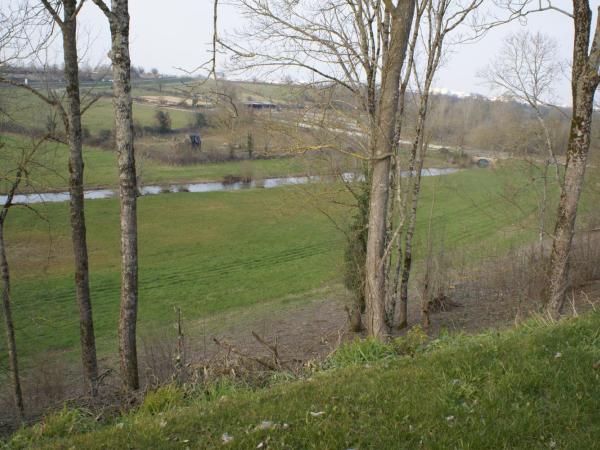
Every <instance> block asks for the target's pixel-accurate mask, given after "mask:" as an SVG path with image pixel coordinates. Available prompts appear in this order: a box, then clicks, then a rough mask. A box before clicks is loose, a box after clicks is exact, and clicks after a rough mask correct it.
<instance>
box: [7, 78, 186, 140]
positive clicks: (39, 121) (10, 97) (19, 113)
mask: <svg viewBox="0 0 600 450" xmlns="http://www.w3.org/2000/svg"><path fill="white" fill-rule="evenodd" d="M0 92H2V93H3V94H5V95H6V99H5V102H6V106H5V107H6V108H7V109H8V111H9V113H10V117H11V118H12V119H13V120H14V121H15V122H16V123H18V124H20V125H22V126H25V127H30V128H33V129H38V130H44V129H46V125H47V123H48V117H49V116H50V115H52V108H51V107H50V106H48V105H47V104H46V103H44V102H42V101H41V100H39V99H38V98H37V97H34V96H33V94H30V93H29V92H24V91H20V90H18V89H16V88H15V89H12V90H7V89H6V88H5V89H3V90H2V91H0ZM157 109H159V108H156V107H155V106H152V105H146V104H140V103H135V104H134V105H133V119H134V121H135V122H136V123H139V124H141V125H142V126H155V125H156V119H155V114H156V110H157ZM165 110H166V111H168V112H169V116H170V117H171V123H172V126H173V128H184V127H187V126H189V124H190V123H191V122H193V119H194V116H193V114H192V112H188V111H181V110H177V109H172V108H169V109H165ZM60 120H61V119H60V117H58V116H57V117H56V118H55V122H56V124H57V126H59V127H60V126H61V122H60ZM82 123H83V126H84V127H85V128H87V129H88V130H89V132H90V133H91V134H92V135H97V134H98V132H100V130H112V129H113V128H114V114H113V107H112V100H111V99H110V98H106V97H102V98H101V99H99V100H98V101H97V102H96V103H94V105H92V107H90V109H89V110H87V111H86V113H85V114H84V115H83V117H82Z"/></svg>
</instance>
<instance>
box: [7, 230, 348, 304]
mask: <svg viewBox="0 0 600 450" xmlns="http://www.w3.org/2000/svg"><path fill="white" fill-rule="evenodd" d="M339 243H340V240H339V239H333V240H329V241H324V242H315V243H311V244H307V245H303V246H296V247H292V248H289V249H286V250H284V251H280V252H277V253H273V254H270V255H263V256H255V257H249V258H240V259H233V260H230V261H226V262H223V263H222V264H216V265H212V266H210V265H208V266H206V265H204V264H205V263H206V261H209V259H205V260H203V261H190V264H189V266H188V268H187V269H184V270H182V269H181V267H175V268H171V267H169V266H168V264H167V263H165V264H164V266H165V267H164V269H163V268H161V272H160V276H156V275H147V274H145V270H144V268H143V267H142V270H141V271H140V280H139V285H140V292H142V293H143V291H145V290H149V289H154V288H165V287H168V286H170V285H171V286H175V285H178V284H180V283H182V282H183V283H189V282H192V283H194V284H198V283H206V284H209V283H211V282H214V281H215V280H217V279H219V278H221V277H223V276H226V275H229V274H235V273H239V272H243V271H254V270H257V269H264V268H268V267H271V266H274V265H279V264H288V263H291V262H295V261H300V260H302V259H305V258H308V257H311V256H315V255H319V254H323V253H329V252H331V251H332V250H334V249H335V248H336V247H337V246H338V245H339ZM186 259H190V260H191V259H192V258H191V257H189V258H186ZM151 267H153V268H156V267H158V266H157V265H156V264H153V265H152V266H151ZM93 278H94V277H93V276H92V302H94V303H98V300H99V299H102V298H104V297H106V296H108V295H111V294H114V295H115V296H116V297H117V298H118V295H119V290H120V280H119V279H118V277H115V279H114V280H105V281H104V282H103V283H102V285H100V286H95V285H94V282H93ZM19 294H20V295H21V296H23V298H27V300H26V301H23V300H21V301H19V302H15V305H14V309H15V311H16V312H17V311H18V312H19V313H21V314H23V313H27V312H34V311H37V310H38V308H39V303H40V302H52V303H53V308H54V309H56V308H57V307H59V306H60V305H65V306H67V307H68V308H72V305H71V304H70V302H71V301H73V302H74V290H72V289H71V288H70V287H69V290H68V291H67V290H62V292H56V291H53V292H52V293H50V292H45V293H44V294H46V295H39V294H40V292H39V290H37V289H32V288H30V289H23V290H19ZM68 302H69V303H68Z"/></svg>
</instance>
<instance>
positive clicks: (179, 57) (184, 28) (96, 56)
mask: <svg viewBox="0 0 600 450" xmlns="http://www.w3.org/2000/svg"><path fill="white" fill-rule="evenodd" d="M87 3H88V4H86V5H85V7H84V10H83V11H82V17H81V20H80V28H82V30H83V31H84V32H85V33H87V34H89V36H91V39H92V40H91V43H92V47H91V51H90V52H89V60H90V61H91V62H92V63H98V62H99V61H101V60H102V59H103V57H105V55H106V53H107V51H108V49H109V39H108V30H107V24H106V21H105V18H104V17H103V16H101V14H100V13H99V12H98V10H97V8H96V7H95V5H93V4H92V3H91V2H87ZM129 3H130V11H131V58H132V63H133V64H134V65H141V66H143V67H145V68H146V69H151V68H153V67H156V68H158V69H159V70H160V71H161V72H162V73H167V74H183V73H182V72H181V71H179V70H178V68H180V67H183V68H186V69H192V68H194V67H195V66H197V65H198V64H199V63H201V62H203V61H205V60H206V58H207V56H208V53H207V51H208V49H209V42H210V40H211V36H212V0H170V1H168V2H167V1H165V0H130V2H129ZM167 4H168V7H167V6H166V5H167ZM555 4H557V5H559V6H561V7H563V8H569V7H570V4H571V2H570V1H569V0H556V1H555ZM598 5H600V0H591V1H590V6H592V9H593V10H596V8H597V7H598ZM219 14H220V17H219V22H220V24H219V27H220V31H221V32H226V31H228V30H229V31H231V30H234V29H236V28H240V27H242V26H243V25H244V22H243V19H242V18H241V16H240V15H239V14H237V13H236V11H235V9H234V8H232V7H231V6H225V5H224V6H221V8H220V13H219ZM523 28H527V29H529V30H531V31H538V30H540V31H542V32H544V33H546V34H549V35H551V36H552V37H554V38H555V39H556V40H557V42H558V44H559V52H560V57H561V58H562V59H563V60H565V61H568V60H569V59H570V53H571V49H572V41H573V25H572V21H571V20H570V19H569V18H568V17H566V16H564V15H562V14H559V13H556V12H545V13H540V14H536V15H532V16H530V17H529V19H528V21H527V23H526V24H520V23H518V22H514V23H511V24H508V25H504V26H502V27H498V28H496V29H494V30H492V31H491V32H489V34H488V35H487V36H486V37H485V38H483V39H482V40H480V41H479V42H477V43H473V44H467V45H462V46H460V47H458V48H456V49H455V51H454V52H453V54H452V55H451V56H450V57H449V60H448V61H447V63H446V64H445V66H444V67H443V68H441V70H440V72H439V74H438V77H437V79H436V82H435V85H436V87H438V88H445V89H448V90H450V91H460V92H467V93H468V92H473V93H481V94H485V95H490V94H491V93H490V92H489V89H488V87H487V86H486V85H485V83H483V81H482V80H481V79H479V78H478V77H477V72H478V71H479V70H480V69H482V68H483V67H484V66H485V65H486V64H488V63H489V62H490V60H491V58H492V57H493V56H494V54H495V53H496V52H497V51H498V49H499V47H500V46H501V44H502V40H503V38H504V37H505V36H506V35H508V34H509V33H511V32H514V31H515V30H519V29H523ZM557 94H558V96H559V98H558V99H557V101H558V102H559V103H567V102H569V100H570V98H569V97H570V95H569V85H568V81H567V80H566V79H561V80H559V83H558V86H557Z"/></svg>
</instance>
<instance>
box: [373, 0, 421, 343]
mask: <svg viewBox="0 0 600 450" xmlns="http://www.w3.org/2000/svg"><path fill="white" fill-rule="evenodd" d="M414 11H415V2H414V1H401V0H400V1H398V3H397V4H396V5H394V4H393V3H392V1H386V2H385V13H386V16H387V17H389V23H390V24H389V41H388V43H387V46H386V47H385V48H384V55H383V67H382V74H381V98H380V100H379V108H378V109H379V110H378V116H377V117H378V121H377V134H376V135H375V141H374V149H375V151H374V153H373V162H372V165H373V169H372V175H371V191H370V202H369V222H368V229H369V235H368V239H367V254H366V265H365V267H366V269H365V279H366V281H365V300H366V324H367V330H368V332H369V335H371V336H374V337H376V338H378V339H386V338H387V336H388V334H389V328H388V323H387V320H386V297H387V296H386V290H385V288H386V282H385V280H386V265H385V259H386V258H387V254H388V253H389V252H386V241H387V213H388V201H389V191H390V169H391V157H392V155H393V154H394V149H395V148H396V143H395V140H396V139H397V135H396V115H397V113H398V102H399V98H400V78H401V74H402V67H403V66H404V61H405V57H406V50H407V47H408V42H409V39H410V36H411V34H410V29H411V26H412V22H413V15H414Z"/></svg>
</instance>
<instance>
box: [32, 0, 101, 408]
mask: <svg viewBox="0 0 600 450" xmlns="http://www.w3.org/2000/svg"><path fill="white" fill-rule="evenodd" d="M42 3H43V5H44V7H45V8H46V10H47V11H48V12H49V13H50V15H51V16H52V18H53V19H54V21H55V23H56V24H57V25H58V27H59V29H60V31H61V34H62V38H63V57H64V74H65V81H66V97H67V102H66V103H67V106H66V110H65V109H63V107H62V104H61V105H60V112H61V113H62V116H63V120H64V124H65V130H66V133H67V142H68V144H69V194H70V196H69V207H70V213H71V214H70V217H71V238H72V242H73V254H74V257H75V290H76V295H77V304H78V306H79V328H80V334H79V335H80V340H81V359H82V362H83V373H84V380H85V383H86V386H87V390H88V392H89V393H90V394H91V395H92V396H95V395H96V394H97V385H96V384H97V379H98V362H97V358H96V342H95V336H94V321H93V317H92V301H91V296H90V282H89V264H88V251H87V237H86V226H85V212H84V195H83V145H82V133H81V114H82V106H81V99H80V91H79V60H78V53H77V15H78V13H79V11H80V10H81V7H82V6H83V4H84V1H83V0H79V3H78V2H77V0H60V1H59V2H55V4H52V3H50V1H49V0H42ZM59 8H62V12H63V16H62V18H61V17H60V14H59ZM92 103H93V102H91V103H88V104H87V105H86V106H85V107H84V108H85V109H87V108H89V107H90V106H91V104H92Z"/></svg>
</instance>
